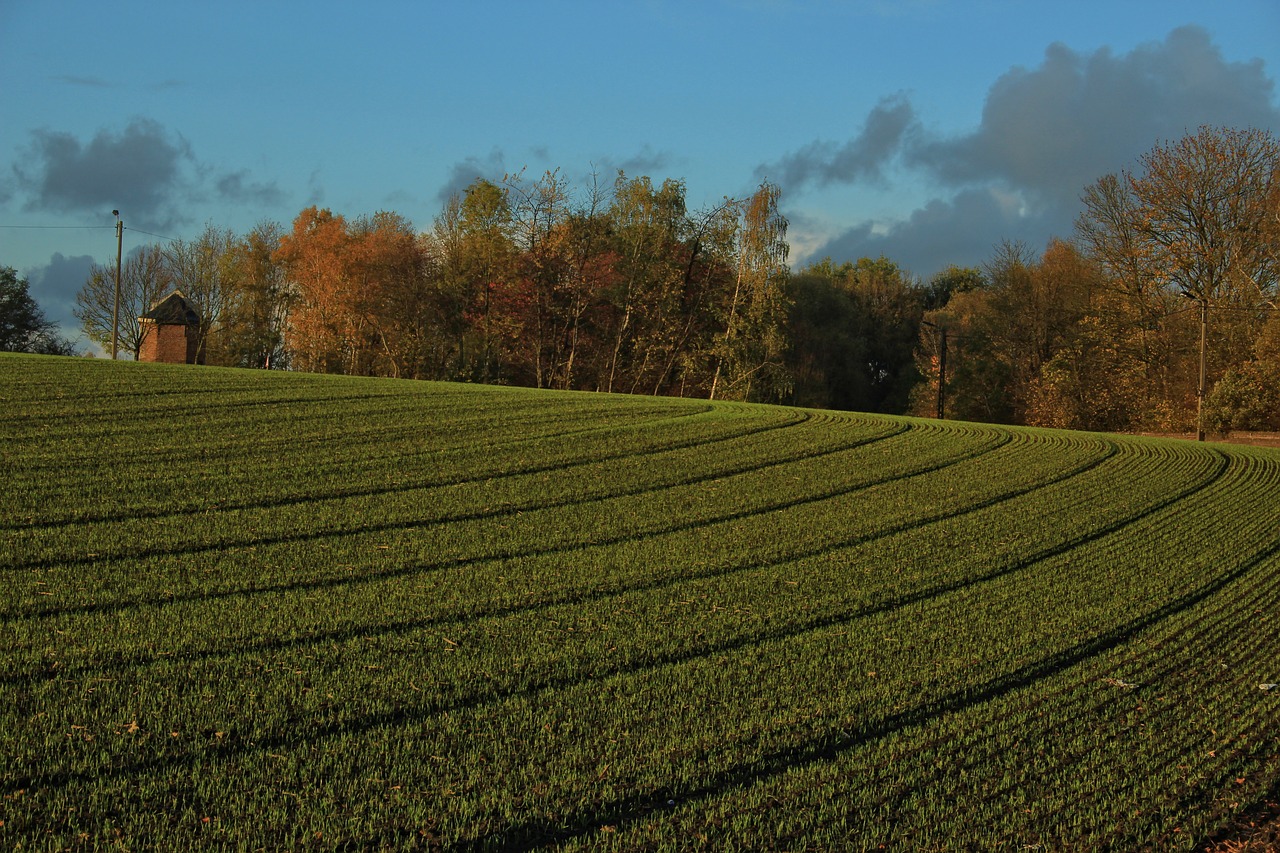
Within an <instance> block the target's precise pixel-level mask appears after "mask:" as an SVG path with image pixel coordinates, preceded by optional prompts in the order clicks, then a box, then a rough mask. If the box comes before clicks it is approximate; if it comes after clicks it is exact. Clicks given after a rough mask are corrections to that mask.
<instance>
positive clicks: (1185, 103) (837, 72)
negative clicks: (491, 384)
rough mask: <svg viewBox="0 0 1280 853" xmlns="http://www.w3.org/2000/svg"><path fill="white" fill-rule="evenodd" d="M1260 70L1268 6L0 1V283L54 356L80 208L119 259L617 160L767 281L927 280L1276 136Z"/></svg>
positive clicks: (75, 281)
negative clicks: (772, 217) (859, 274)
mask: <svg viewBox="0 0 1280 853" xmlns="http://www.w3.org/2000/svg"><path fill="white" fill-rule="evenodd" d="M1278 75H1280V3H1277V2H1276V0H1217V2H1214V3H1205V2H1204V0H1195V2H1184V0H1105V2H1099V0H1069V2H1068V0H963V2H962V0H633V2H628V0H612V1H611V0H524V2H520V1H519V0H466V2H464V0H455V2H436V0H419V1H418V2H379V0H365V2H363V3H360V4H355V3H351V2H343V3H336V2H332V0H308V1H307V2H293V0H273V2H262V0H252V2H240V0H227V2H220V3H196V2H190V0H174V2H171V3H166V4H158V3H154V2H131V0H116V2H111V3H104V2H101V0H95V2H92V3H90V2H81V0H0V158H3V159H2V162H0V265H2V266H10V267H14V268H16V269H17V270H18V272H19V274H20V275H21V276H23V277H25V278H26V279H27V280H28V282H30V285H31V291H30V292H31V294H32V296H33V297H35V299H36V301H37V302H38V303H39V304H40V306H41V307H42V309H43V310H44V312H45V314H46V316H48V317H49V319H52V320H54V321H56V322H58V323H60V324H62V326H63V329H64V332H65V333H67V334H68V335H69V336H70V337H72V338H75V337H76V336H77V335H78V333H79V332H78V328H77V326H78V324H77V323H76V321H75V319H74V317H73V315H72V308H73V307H74V304H75V294H76V292H77V291H78V290H79V289H80V288H81V287H82V286H83V284H84V282H85V279H86V278H87V277H88V274H89V270H90V268H91V267H92V265H93V264H95V263H96V264H104V265H112V266H113V265H114V263H115V254H116V233H115V221H116V220H115V217H114V216H113V215H112V210H119V211H120V218H121V220H122V221H123V222H124V232H123V249H124V252H125V254H126V255H128V254H129V253H130V252H133V251H138V250H140V249H141V248H142V247H143V246H146V245H148V244H155V243H163V242H164V241H165V240H169V239H190V238H193V237H195V236H196V235H198V234H199V233H200V232H201V231H202V230H203V229H204V228H205V226H206V225H209V224H212V225H214V226H216V227H219V228H229V229H232V230H233V231H235V232H237V233H244V232H247V231H248V230H249V229H251V228H252V227H254V225H256V224H257V223H259V222H261V221H263V220H272V221H276V222H279V223H281V224H283V225H285V226H286V227H287V226H289V224H290V223H291V222H292V221H293V219H294V218H295V217H296V216H297V215H298V213H299V212H300V211H302V210H303V209H304V208H306V207H308V206H311V205H316V206H319V207H325V208H329V209H330V210H332V211H333V212H334V213H338V214H342V215H344V216H347V217H349V218H351V217H357V216H361V215H365V214H372V213H375V212H377V211H380V210H388V211H394V212H396V213H399V214H401V215H403V216H404V217H406V218H407V219H409V220H410V221H412V222H413V223H414V225H415V227H417V228H418V229H419V230H423V231H425V230H429V229H430V228H431V226H432V223H433V221H434V219H435V217H436V216H437V215H438V214H439V213H440V211H441V208H442V206H443V204H444V202H445V201H446V200H447V199H448V198H449V196H450V195H451V194H454V193H459V192H461V191H462V190H464V189H465V188H466V186H467V185H469V184H470V183H472V182H473V181H474V180H475V179H476V178H477V177H485V178H488V179H490V180H500V179H501V178H502V176H503V175H504V174H506V173H517V172H520V171H521V170H524V172H525V174H526V175H528V176H530V177H533V178H536V177H539V176H540V175H542V174H543V172H545V171H547V170H549V169H559V170H560V173H561V174H562V175H563V176H564V177H566V178H568V179H569V180H570V182H571V183H572V185H573V186H574V187H576V188H577V189H578V190H579V191H581V192H584V193H585V191H586V189H587V187H588V185H589V183H590V181H591V176H592V175H595V176H597V177H598V179H599V180H600V181H602V182H603V183H605V184H606V185H607V184H611V183H612V181H613V179H614V177H615V176H616V174H617V171H618V170H619V169H622V170H625V172H626V173H627V174H628V175H629V176H632V177H634V176H638V175H648V176H649V177H651V178H652V179H653V180H654V182H655V183H660V182H661V181H662V180H663V179H666V178H675V179H678V180H683V181H684V182H685V184H686V187H687V201H688V205H689V207H690V209H691V210H697V209H700V208H704V207H709V206H712V205H714V204H715V203H717V202H719V201H720V200H721V199H723V198H724V197H725V196H733V197H737V196H745V195H747V194H749V193H750V192H752V191H753V190H754V189H755V188H756V187H758V186H759V184H760V183H761V181H764V180H768V181H770V182H772V183H774V184H776V185H777V186H778V187H779V188H780V189H781V191H782V200H781V207H782V211H783V213H784V214H785V215H786V216H787V218H788V220H789V222H790V228H789V231H788V239H789V242H790V246H791V263H792V266H793V267H795V268H801V267H803V266H804V265H805V264H806V263H809V262H813V261H817V260H821V259H822V258H824V257H830V258H831V259H833V260H834V261H836V262H843V261H846V260H856V259H858V258H860V257H873V258H874V257H879V256H882V255H883V256H885V257H888V258H889V259H891V260H893V261H895V262H897V263H898V264H899V265H900V266H902V267H903V268H904V269H905V270H907V271H908V272H909V273H910V274H912V275H914V276H916V277H918V278H920V279H921V280H927V279H928V278H929V277H930V276H932V275H933V274H935V273H937V272H938V271H940V270H941V269H943V268H945V267H946V266H948V265H950V264H957V265H960V266H980V265H981V264H982V263H983V262H984V261H985V260H987V259H988V258H990V257H991V256H992V254H993V250H994V249H995V247H996V246H998V245H999V244H1000V243H1002V242H1004V241H1019V242H1022V243H1023V244H1025V245H1026V246H1027V247H1028V248H1029V249H1031V250H1032V251H1035V252H1039V251H1042V250H1043V248H1044V247H1045V245H1046V244H1047V242H1048V241H1049V240H1050V239H1051V238H1053V237H1062V238H1070V237H1071V236H1072V232H1073V223H1074V221H1075V219H1076V217H1077V216H1078V214H1079V212H1080V201H1079V199H1080V195H1081V193H1082V192H1083V190H1084V189H1085V187H1086V186H1088V185H1089V184H1091V183H1093V182H1094V181H1096V180H1097V179H1098V178H1100V177H1102V176H1104V175H1106V174H1109V173H1114V172H1119V171H1121V170H1125V169H1134V168H1136V167H1137V166H1138V164H1139V158H1140V157H1141V156H1142V155H1143V154H1144V153H1147V152H1148V151H1150V150H1151V149H1152V148H1154V147H1155V146H1157V145H1161V144H1166V143H1169V142H1173V141H1176V140H1177V139H1179V138H1181V137H1182V136H1184V135H1186V134H1188V133H1193V132H1195V131H1196V130H1197V129H1198V128H1199V127H1201V126H1203V125H1216V126H1229V127H1239V128H1245V127H1250V128H1259V129H1263V130H1267V131H1270V132H1271V133H1273V134H1277V135H1280V93H1278V92H1277V89H1276V79H1277V76H1278ZM80 343H81V344H82V345H83V346H84V347H85V348H87V346H88V345H87V343H85V342H84V341H83V340H81V342H80Z"/></svg>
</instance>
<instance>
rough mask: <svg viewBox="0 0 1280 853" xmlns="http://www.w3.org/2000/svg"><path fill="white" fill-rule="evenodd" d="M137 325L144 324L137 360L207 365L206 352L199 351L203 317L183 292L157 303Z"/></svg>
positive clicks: (139, 319)
mask: <svg viewBox="0 0 1280 853" xmlns="http://www.w3.org/2000/svg"><path fill="white" fill-rule="evenodd" d="M138 322H139V323H141V324H142V346H141V347H140V348H139V349H138V361H162V362H165V363H168V364H204V353H203V352H199V350H200V314H199V312H197V311H196V309H195V308H194V307H193V306H192V304H191V303H190V302H188V301H187V297H185V296H183V295H182V292H181V291H178V290H175V291H174V292H173V293H170V294H169V295H168V296H166V297H165V298H164V299H161V300H160V301H159V302H156V303H154V304H153V305H152V306H151V310H150V311H148V312H147V313H145V314H143V315H142V316H141V317H139V318H138Z"/></svg>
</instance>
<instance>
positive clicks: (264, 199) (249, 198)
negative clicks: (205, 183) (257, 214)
mask: <svg viewBox="0 0 1280 853" xmlns="http://www.w3.org/2000/svg"><path fill="white" fill-rule="evenodd" d="M214 187H215V188H216V189H217V191H218V195H219V196H221V197H222V198H223V199H224V200H225V201H230V202H234V203H236V204H250V205H259V206H267V207H271V206H275V205H279V204H282V203H283V202H284V200H285V197H284V193H283V192H281V191H280V188H279V187H277V186H276V184H275V182H274V181H272V182H271V183H258V182H255V181H253V180H251V179H250V177H249V172H248V171H247V170H245V169H241V170H239V171H237V172H228V173H226V174H224V175H223V176H222V177H220V178H218V179H217V181H216V182H215V183H214Z"/></svg>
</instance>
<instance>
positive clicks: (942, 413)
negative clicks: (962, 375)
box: [938, 328, 947, 420]
mask: <svg viewBox="0 0 1280 853" xmlns="http://www.w3.org/2000/svg"><path fill="white" fill-rule="evenodd" d="M938 331H939V332H941V333H942V345H941V346H940V347H939V351H938V420H944V419H945V418H946V416H947V415H946V412H947V330H946V329H942V328H939V329H938Z"/></svg>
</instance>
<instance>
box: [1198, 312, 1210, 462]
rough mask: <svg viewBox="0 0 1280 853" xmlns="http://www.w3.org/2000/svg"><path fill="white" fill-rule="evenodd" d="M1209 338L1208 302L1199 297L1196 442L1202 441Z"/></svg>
mask: <svg viewBox="0 0 1280 853" xmlns="http://www.w3.org/2000/svg"><path fill="white" fill-rule="evenodd" d="M1208 338H1209V300H1208V298H1207V297H1205V296H1201V297H1200V388H1199V390H1198V391H1197V393H1196V441H1204V392H1205V387H1204V386H1205V342H1206V341H1207V340H1208Z"/></svg>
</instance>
